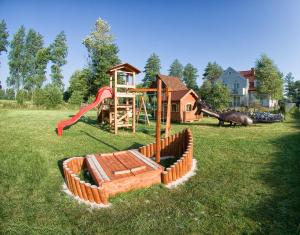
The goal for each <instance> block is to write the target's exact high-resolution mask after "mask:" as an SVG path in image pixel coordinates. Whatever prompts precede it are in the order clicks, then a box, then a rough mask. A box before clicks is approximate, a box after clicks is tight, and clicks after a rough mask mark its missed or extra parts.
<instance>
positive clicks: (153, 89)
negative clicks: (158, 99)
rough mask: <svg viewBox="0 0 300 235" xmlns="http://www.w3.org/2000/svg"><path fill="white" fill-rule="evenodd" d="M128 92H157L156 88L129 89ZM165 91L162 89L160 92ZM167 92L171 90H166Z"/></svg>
mask: <svg viewBox="0 0 300 235" xmlns="http://www.w3.org/2000/svg"><path fill="white" fill-rule="evenodd" d="M128 90H129V91H132V92H157V88H129V89H128ZM166 91H167V89H162V92H166ZM168 91H169V92H171V91H172V90H170V89H168Z"/></svg>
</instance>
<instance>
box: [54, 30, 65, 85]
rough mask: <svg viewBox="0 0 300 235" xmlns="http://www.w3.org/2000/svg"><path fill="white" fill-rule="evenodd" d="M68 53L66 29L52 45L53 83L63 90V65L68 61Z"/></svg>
mask: <svg viewBox="0 0 300 235" xmlns="http://www.w3.org/2000/svg"><path fill="white" fill-rule="evenodd" d="M67 54H68V46H67V39H66V34H65V32H64V31H62V32H60V33H59V34H58V35H57V36H56V38H55V39H54V42H53V43H52V44H51V45H50V58H51V61H52V63H53V64H52V66H51V74H50V76H51V79H52V84H53V85H54V86H56V87H58V88H59V89H60V90H61V91H63V90H64V84H63V75H62V70H61V67H62V66H63V65H65V64H66V63H67V60H66V57H67Z"/></svg>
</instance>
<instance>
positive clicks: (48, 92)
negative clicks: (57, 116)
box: [42, 85, 63, 108]
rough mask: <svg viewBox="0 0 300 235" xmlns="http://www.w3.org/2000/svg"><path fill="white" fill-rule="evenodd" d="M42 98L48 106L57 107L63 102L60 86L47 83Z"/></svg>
mask: <svg viewBox="0 0 300 235" xmlns="http://www.w3.org/2000/svg"><path fill="white" fill-rule="evenodd" d="M42 100H43V102H44V105H45V106H46V107H47V108H55V107H56V106H57V105H59V104H61V103H62V102H63V94H62V92H61V90H60V89H59V88H58V87H56V86H53V85H47V86H46V87H45V89H44V98H43V99H42Z"/></svg>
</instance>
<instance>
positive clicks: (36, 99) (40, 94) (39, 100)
mask: <svg viewBox="0 0 300 235" xmlns="http://www.w3.org/2000/svg"><path fill="white" fill-rule="evenodd" d="M45 100H46V92H45V90H44V89H41V88H38V89H36V90H35V91H34V93H33V103H34V104H35V105H45V103H46V101H45Z"/></svg>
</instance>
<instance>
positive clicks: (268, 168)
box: [0, 109, 300, 234]
mask: <svg viewBox="0 0 300 235" xmlns="http://www.w3.org/2000/svg"><path fill="white" fill-rule="evenodd" d="M72 114H74V111H53V110H49V111H47V110H3V109H2V110H0V159H1V164H0V177H1V180H0V182H1V187H0V233H1V234H150V233H155V234H163V233H164V234H190V233H197V234H199V233H200V234H253V233H255V234H270V233H271V234H297V232H298V233H299V232H300V227H299V224H300V161H299V159H300V113H299V111H295V112H294V113H293V114H291V115H290V116H289V117H288V118H287V120H286V122H284V123H276V124H257V125H253V126H251V127H236V128H231V127H227V128H226V127H217V120H215V119H210V118H205V119H204V120H202V121H201V122H197V123H192V124H187V125H178V124H177V125H172V131H173V132H176V131H179V130H181V129H183V128H186V127H190V128H191V129H192V132H193V136H194V144H195V145H194V155H195V158H196V159H197V161H198V171H197V174H196V175H195V176H194V177H193V178H191V179H190V180H189V181H188V182H187V183H186V184H184V185H182V186H179V187H178V188H176V189H173V190H169V189H167V188H165V187H164V186H163V185H157V186H154V187H151V188H149V189H143V190H137V191H133V192H130V193H125V194H122V195H119V196H117V197H115V198H112V199H111V200H110V202H111V203H112V207H111V208H108V209H100V210H91V209H89V208H88V207H87V206H85V205H79V204H78V203H77V202H75V201H74V200H72V199H70V198H69V197H68V196H67V195H65V194H64V193H63V192H62V191H61V189H62V183H63V178H62V175H61V172H60V170H59V166H60V164H61V162H62V160H63V159H65V158H68V157H72V156H81V155H85V154H89V153H103V152H112V151H117V150H124V149H128V148H133V147H137V146H139V145H143V144H146V143H150V142H153V141H154V130H155V126H154V125H153V124H152V126H150V127H147V126H144V125H139V127H138V130H137V133H136V134H132V133H131V132H126V131H121V132H120V134H119V135H114V134H111V133H109V132H107V131H105V130H103V129H101V128H100V127H99V126H97V124H96V122H95V121H93V120H94V119H95V112H90V113H89V114H88V117H86V118H84V119H82V120H81V121H80V122H78V123H77V124H76V125H74V126H72V127H71V128H70V129H68V130H65V131H64V135H63V137H58V136H56V133H55V132H54V128H55V126H56V122H57V121H58V120H61V119H66V118H67V117H69V115H72Z"/></svg>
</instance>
